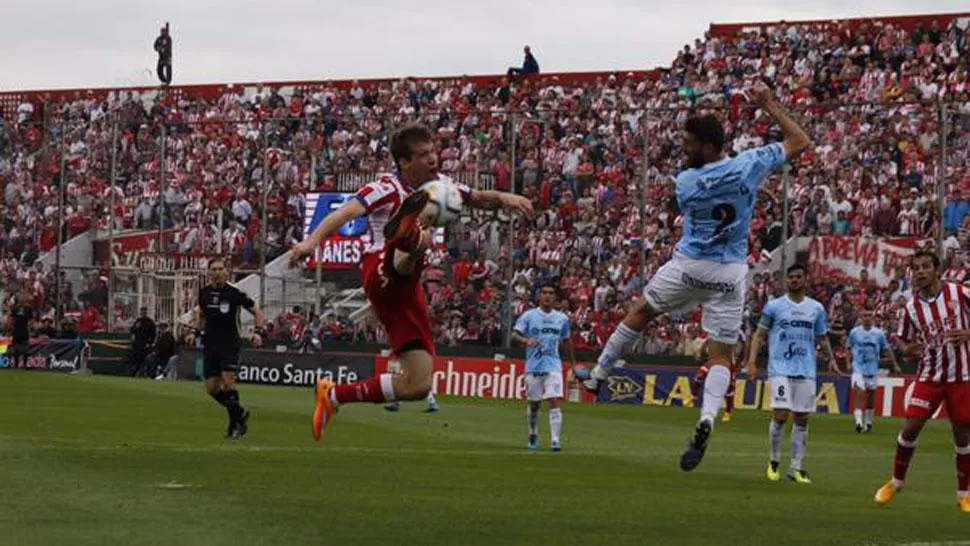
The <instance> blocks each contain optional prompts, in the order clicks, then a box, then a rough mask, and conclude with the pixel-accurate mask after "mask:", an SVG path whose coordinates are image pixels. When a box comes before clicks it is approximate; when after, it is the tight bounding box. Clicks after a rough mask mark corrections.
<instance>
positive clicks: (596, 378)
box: [583, 366, 610, 394]
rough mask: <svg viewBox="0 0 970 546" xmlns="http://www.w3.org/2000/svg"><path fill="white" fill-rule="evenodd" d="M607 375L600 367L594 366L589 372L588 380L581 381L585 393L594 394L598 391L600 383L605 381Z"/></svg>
mask: <svg viewBox="0 0 970 546" xmlns="http://www.w3.org/2000/svg"><path fill="white" fill-rule="evenodd" d="M609 375H610V374H608V373H607V372H606V369H605V368H603V367H602V366H594V367H593V369H592V370H590V371H589V379H586V380H584V381H583V388H585V389H586V392H590V393H592V394H596V393H598V392H599V391H600V382H602V381H606V379H607V378H608V377H609Z"/></svg>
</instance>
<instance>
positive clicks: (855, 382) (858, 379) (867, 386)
mask: <svg viewBox="0 0 970 546" xmlns="http://www.w3.org/2000/svg"><path fill="white" fill-rule="evenodd" d="M878 386H879V376H878V375H862V374H861V373H859V372H852V388H853V389H854V390H857V391H874V390H876V387H878Z"/></svg>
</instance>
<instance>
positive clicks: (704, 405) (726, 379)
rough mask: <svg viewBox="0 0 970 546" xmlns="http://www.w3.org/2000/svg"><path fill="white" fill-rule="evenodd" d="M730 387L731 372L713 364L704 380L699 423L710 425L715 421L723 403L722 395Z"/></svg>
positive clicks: (724, 367)
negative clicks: (703, 422) (707, 422)
mask: <svg viewBox="0 0 970 546" xmlns="http://www.w3.org/2000/svg"><path fill="white" fill-rule="evenodd" d="M730 386H731V371H730V370H728V369H727V367H726V366H724V365H723V364H713V365H712V366H711V369H710V371H708V372H707V379H705V380H704V399H703V400H702V401H701V421H704V420H708V421H710V422H711V424H713V423H714V420H715V419H717V413H718V412H719V411H721V404H723V403H724V395H725V394H727V391H728V387H730Z"/></svg>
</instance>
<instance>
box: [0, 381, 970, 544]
mask: <svg viewBox="0 0 970 546" xmlns="http://www.w3.org/2000/svg"><path fill="white" fill-rule="evenodd" d="M242 397H243V402H244V404H245V405H247V406H249V407H250V408H251V409H252V411H253V418H252V421H251V428H250V433H249V435H248V436H247V437H246V438H245V439H244V440H242V441H239V442H230V441H228V440H224V439H222V436H221V435H222V432H223V428H224V412H223V411H222V408H219V407H218V406H216V405H215V404H214V403H213V402H212V401H211V400H210V399H208V398H207V397H206V396H204V394H203V392H202V386H201V384H197V383H185V382H179V383H169V382H154V381H146V380H133V379H127V378H109V377H81V376H67V375H59V374H45V373H23V372H15V371H4V372H2V373H0V545H4V546H13V545H42V544H43V545H47V544H51V545H54V544H57V545H70V546H75V545H77V546H81V545H92V546H94V545H97V546H104V545H115V544H117V545H154V544H157V545H165V546H173V545H174V546H190V545H206V546H217V545H231V546H250V545H262V544H274V545H275V544H279V545H287V546H296V545H303V544H307V545H310V544H312V545H322V544H334V545H357V544H387V543H401V544H676V545H684V544H737V545H762V544H764V545H769V546H782V545H790V544H806V545H809V544H810V545H821V544H833V545H836V544H837V545H850V544H907V543H931V544H939V543H947V541H966V540H968V539H970V515H967V514H961V513H960V512H959V511H958V510H957V509H956V506H955V492H954V491H955V477H954V466H953V449H952V443H951V441H950V438H949V432H948V429H947V424H946V423H933V424H932V425H931V426H929V427H928V428H927V430H926V432H925V434H924V436H923V439H922V443H921V445H920V449H919V451H918V452H917V454H916V459H915V463H914V467H913V469H912V472H911V476H910V480H909V486H908V489H907V490H906V491H905V492H904V493H903V494H902V495H901V496H900V497H899V498H898V499H897V500H896V502H895V503H894V505H893V506H891V507H889V508H885V509H880V508H877V507H876V506H875V505H874V504H873V503H872V500H871V499H872V494H873V492H874V491H875V489H876V488H877V487H878V486H879V485H880V484H882V483H883V481H884V480H885V479H886V478H887V477H888V472H889V468H890V463H891V457H892V448H893V445H894V442H893V439H894V437H895V434H896V432H897V429H898V426H899V422H898V421H891V420H886V421H880V422H878V423H877V428H876V432H875V433H873V434H871V435H868V436H859V435H857V434H856V433H855V431H854V430H853V429H852V427H851V421H850V419H848V418H834V417H819V418H816V419H815V420H814V421H813V423H812V427H811V432H810V442H809V453H808V458H807V460H806V468H807V469H809V470H810V471H811V472H812V474H813V477H814V480H815V484H814V485H811V486H798V485H795V484H793V483H789V482H784V481H783V482H780V483H770V482H767V481H766V480H765V479H764V476H763V472H764V465H765V462H766V461H765V458H766V456H765V452H766V441H767V432H766V426H765V423H766V419H767V416H766V414H763V413H760V412H759V413H754V412H740V413H739V414H737V415H736V416H735V419H734V421H733V422H731V423H730V424H727V425H722V426H719V428H718V430H717V431H716V433H715V436H714V438H713V440H712V444H711V448H710V450H709V451H708V455H707V459H706V460H705V461H704V463H703V464H702V465H701V466H700V467H699V468H698V469H697V470H696V471H695V472H693V473H691V474H685V473H683V472H680V471H679V470H678V469H677V458H678V455H679V453H680V449H681V448H682V447H683V444H684V442H685V440H686V438H687V435H688V432H689V430H690V428H691V426H692V424H693V422H694V420H695V419H696V415H697V414H696V410H688V409H678V408H658V407H627V406H580V405H577V404H567V405H566V407H565V408H566V409H565V433H564V442H565V446H564V447H565V451H563V452H562V453H551V452H549V451H542V452H538V453H530V452H528V451H526V450H525V449H524V443H525V430H524V429H525V412H524V410H523V406H522V404H521V403H513V402H486V401H477V400H466V399H444V400H442V408H443V409H442V412H441V413H438V414H433V415H426V414H424V413H421V411H420V410H421V409H423V405H421V404H417V405H412V406H405V407H404V408H403V409H402V411H401V412H400V413H397V414H390V413H387V412H385V411H383V410H382V409H381V408H380V407H375V406H363V405H361V406H355V407H347V408H345V409H344V411H342V412H341V413H340V414H339V415H338V416H337V417H336V419H335V421H334V422H333V424H332V426H331V427H330V429H328V432H327V437H326V439H325V442H324V443H323V444H322V445H317V444H315V443H314V442H313V441H312V440H311V439H310V430H309V428H310V427H309V419H308V415H309V412H310V410H311V407H310V406H311V405H312V401H311V394H310V391H309V390H307V389H290V388H275V387H262V388H260V387H253V386H247V385H244V386H243V387H242ZM541 423H542V428H541V434H542V438H543V441H544V446H547V445H548V436H547V434H548V432H547V431H548V421H547V420H546V418H545V412H544V411H543V416H542V421H541ZM787 444H788V440H787V437H786V442H785V452H787V451H788V445H787ZM783 464H787V463H783ZM169 484H181V485H182V486H184V487H181V488H179V487H176V486H173V485H169ZM953 543H959V544H970V542H953Z"/></svg>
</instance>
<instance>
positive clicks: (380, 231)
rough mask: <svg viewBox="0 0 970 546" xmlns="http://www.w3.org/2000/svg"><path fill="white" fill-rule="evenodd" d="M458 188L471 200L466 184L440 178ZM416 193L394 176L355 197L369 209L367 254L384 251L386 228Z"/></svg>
mask: <svg viewBox="0 0 970 546" xmlns="http://www.w3.org/2000/svg"><path fill="white" fill-rule="evenodd" d="M439 178H440V179H442V180H448V181H449V182H451V183H453V184H454V185H455V186H457V187H458V191H459V192H461V197H462V199H463V200H465V201H468V200H469V199H470V198H471V194H472V190H471V188H469V187H468V186H466V185H464V184H459V183H458V182H455V181H453V180H451V179H449V178H447V177H443V176H439ZM413 191H414V188H412V187H411V186H410V185H408V184H407V183H405V182H403V181H401V180H400V179H398V177H397V176H395V175H393V174H385V175H382V176H381V177H380V178H379V179H378V180H376V181H374V182H371V183H369V184H367V185H366V186H364V187H363V188H361V189H360V190H359V191H358V192H357V194H356V195H355V196H354V198H355V199H357V200H358V201H360V203H361V204H362V205H364V208H365V209H367V215H368V224H369V232H370V233H369V235H370V237H369V239H370V240H369V241H368V243H367V246H366V247H364V253H365V254H372V253H374V252H381V251H382V250H384V244H385V241H384V226H386V225H387V223H388V222H389V221H390V220H391V218H392V217H393V216H394V214H395V213H396V212H397V210H398V209H399V208H400V207H401V203H403V202H404V200H405V199H407V197H408V196H409V195H411V192H413Z"/></svg>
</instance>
